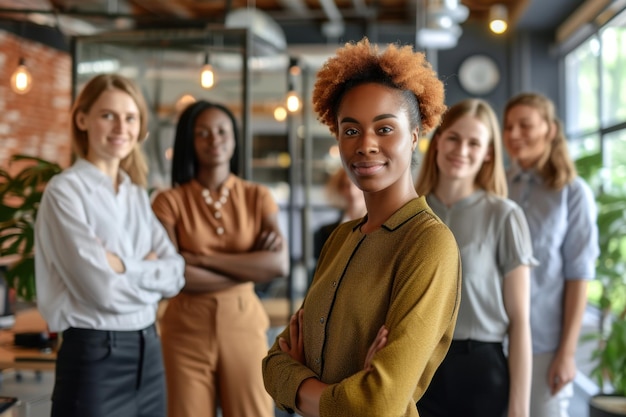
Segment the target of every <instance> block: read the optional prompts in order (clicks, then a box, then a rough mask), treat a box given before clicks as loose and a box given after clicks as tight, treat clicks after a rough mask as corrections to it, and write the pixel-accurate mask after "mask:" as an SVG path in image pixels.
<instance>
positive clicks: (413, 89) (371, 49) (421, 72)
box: [313, 38, 446, 135]
mask: <svg viewBox="0 0 626 417" xmlns="http://www.w3.org/2000/svg"><path fill="white" fill-rule="evenodd" d="M370 82H373V83H378V84H383V85H386V86H389V87H392V88H397V89H399V90H402V91H403V92H405V93H409V94H410V95H412V96H414V97H415V98H416V99H417V103H418V106H419V109H416V113H417V114H416V115H415V116H416V117H413V115H412V114H411V111H412V109H408V110H409V113H410V114H411V118H412V119H414V118H416V119H417V120H416V121H415V120H412V121H411V123H415V124H417V125H418V126H420V125H421V126H420V127H421V129H423V130H424V132H428V131H430V130H431V129H433V128H434V127H436V126H437V125H438V124H439V120H440V118H441V115H442V113H443V112H444V111H445V110H446V106H445V104H444V88H443V83H442V82H441V81H440V80H439V79H438V78H437V73H436V72H435V71H434V70H433V69H432V67H431V65H430V63H429V62H428V61H426V59H425V57H424V54H423V53H421V52H415V51H413V48H412V47H411V46H410V45H406V46H397V45H394V44H389V45H388V46H387V48H386V49H385V50H384V51H382V52H380V51H379V48H378V46H377V45H372V44H370V42H369V40H368V39H367V38H363V39H362V40H361V41H359V42H357V43H346V44H345V46H344V47H342V48H339V49H338V50H337V53H336V55H335V56H334V57H331V58H329V59H328V60H327V61H326V63H325V64H324V66H323V67H322V68H321V69H320V70H319V72H318V73H317V81H316V82H315V86H314V87H313V109H314V110H315V112H316V113H317V115H318V119H319V120H320V122H322V123H324V124H325V125H326V126H328V127H329V129H330V131H331V133H332V134H333V135H336V134H337V111H338V108H339V104H340V103H341V99H342V97H343V96H344V94H346V93H347V92H348V91H349V90H351V89H352V88H354V87H356V86H358V85H361V84H365V83H370ZM418 123H419V124H418ZM413 127H416V126H412V128H413Z"/></svg>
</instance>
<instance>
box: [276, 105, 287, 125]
mask: <svg viewBox="0 0 626 417" xmlns="http://www.w3.org/2000/svg"><path fill="white" fill-rule="evenodd" d="M274 119H275V120H276V121H277V122H284V121H285V119H287V109H285V108H284V107H283V106H277V107H276V108H275V109H274Z"/></svg>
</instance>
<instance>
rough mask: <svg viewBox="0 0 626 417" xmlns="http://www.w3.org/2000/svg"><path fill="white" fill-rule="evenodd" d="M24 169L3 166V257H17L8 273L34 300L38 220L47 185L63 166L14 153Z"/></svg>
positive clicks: (21, 293)
mask: <svg viewBox="0 0 626 417" xmlns="http://www.w3.org/2000/svg"><path fill="white" fill-rule="evenodd" d="M17 161H19V162H20V163H21V164H24V166H25V167H24V168H23V169H21V170H20V171H19V172H17V173H16V174H15V175H11V174H9V172H8V171H5V170H3V169H0V257H9V256H11V257H14V258H15V262H14V263H12V264H11V265H10V266H9V268H8V270H7V272H6V274H5V276H6V281H7V285H8V286H9V288H14V289H15V290H16V293H17V295H18V296H19V297H21V298H22V299H23V300H25V301H33V300H34V299H35V260H34V248H35V230H34V228H35V219H36V218H37V210H38V209H39V202H40V201H41V196H42V194H43V190H44V187H45V185H46V184H47V183H48V181H50V179H51V178H52V177H53V176H54V175H56V174H58V173H59V172H61V170H62V168H61V167H60V166H59V165H58V164H56V163H54V162H50V161H46V160H44V159H41V158H37V157H33V156H28V155H14V156H13V157H12V158H11V163H14V162H17Z"/></svg>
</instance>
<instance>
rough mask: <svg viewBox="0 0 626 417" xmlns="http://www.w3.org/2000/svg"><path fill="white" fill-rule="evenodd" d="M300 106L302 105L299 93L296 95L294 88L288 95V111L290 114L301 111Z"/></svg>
mask: <svg viewBox="0 0 626 417" xmlns="http://www.w3.org/2000/svg"><path fill="white" fill-rule="evenodd" d="M300 105H301V103H300V97H299V96H298V93H296V91H295V90H294V89H293V88H291V89H289V92H288V93H287V110H289V112H290V113H295V112H297V111H298V110H300Z"/></svg>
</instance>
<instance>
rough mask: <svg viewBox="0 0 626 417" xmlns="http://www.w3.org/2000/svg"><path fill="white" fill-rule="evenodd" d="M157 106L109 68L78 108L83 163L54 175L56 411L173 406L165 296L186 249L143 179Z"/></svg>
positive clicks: (50, 222)
mask: <svg viewBox="0 0 626 417" xmlns="http://www.w3.org/2000/svg"><path fill="white" fill-rule="evenodd" d="M146 137H147V108H146V105H145V102H144V100H143V97H142V96H141V93H140V92H139V90H138V89H137V87H136V86H135V85H134V84H133V83H131V82H130V81H129V80H128V79H126V78H124V77H121V76H118V75H114V74H107V75H100V76H97V77H95V78H93V79H92V80H90V81H89V82H88V83H87V84H86V85H85V87H84V88H83V90H82V92H81V94H80V95H79V96H78V98H77V99H76V101H75V104H74V107H73V109H72V143H73V146H74V151H75V153H76V154H77V160H76V162H75V163H74V164H73V165H72V166H71V167H70V168H68V169H66V170H65V171H64V172H62V173H61V174H59V175H57V176H55V177H54V178H52V180H51V181H50V182H49V183H48V185H47V187H46V189H45V192H44V194H43V198H42V202H41V206H40V208H39V213H38V216H37V222H36V226H35V238H36V246H35V262H36V280H37V306H38V308H39V310H40V311H41V314H42V315H43V317H44V319H45V320H46V321H47V323H48V326H49V328H50V330H51V331H53V332H63V343H62V344H61V348H60V350H59V352H58V355H57V363H56V374H55V386H54V392H53V394H52V417H79V416H80V417H85V416H89V417H111V416H114V417H139V416H145V417H148V416H149V417H159V416H161V417H164V416H165V379H164V371H163V360H162V355H161V343H160V339H159V336H158V334H157V332H156V328H155V320H156V311H157V303H158V302H159V300H161V298H163V297H172V296H174V295H175V294H176V293H178V291H179V290H180V289H181V287H182V286H183V284H184V276H183V271H184V260H183V258H182V257H181V256H180V255H179V254H178V253H177V252H176V249H175V248H174V246H173V244H172V243H171V241H170V240H169V238H168V236H167V234H166V232H165V229H164V228H163V226H161V223H160V222H159V221H158V220H157V219H156V217H155V216H154V214H153V212H152V209H151V207H150V201H149V199H148V195H147V193H146V190H145V188H144V186H145V182H146V172H147V169H146V164H145V162H144V159H143V156H142V153H141V143H142V142H143V141H144V139H145V138H146Z"/></svg>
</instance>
